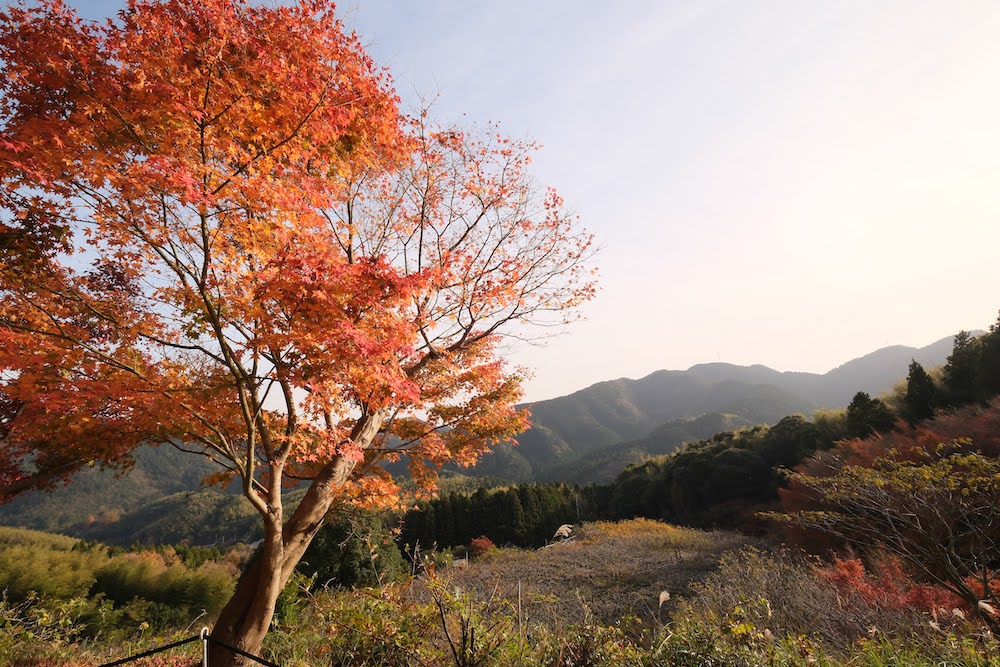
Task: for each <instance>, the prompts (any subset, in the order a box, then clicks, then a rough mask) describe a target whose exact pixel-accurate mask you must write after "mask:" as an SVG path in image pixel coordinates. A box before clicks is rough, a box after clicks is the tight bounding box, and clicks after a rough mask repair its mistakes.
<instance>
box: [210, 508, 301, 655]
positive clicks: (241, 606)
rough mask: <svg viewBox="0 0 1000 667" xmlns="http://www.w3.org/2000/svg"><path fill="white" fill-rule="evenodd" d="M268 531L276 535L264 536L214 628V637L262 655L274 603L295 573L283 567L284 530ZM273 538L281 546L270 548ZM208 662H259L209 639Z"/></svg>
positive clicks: (271, 529) (242, 649) (243, 649)
mask: <svg viewBox="0 0 1000 667" xmlns="http://www.w3.org/2000/svg"><path fill="white" fill-rule="evenodd" d="M265 532H269V533H272V535H268V536H266V537H265V538H264V545H262V547H261V550H260V552H259V553H258V554H257V556H256V557H255V558H254V560H253V561H252V562H251V563H250V565H249V566H248V567H247V570H246V572H244V574H243V576H242V577H240V580H239V581H238V582H237V583H236V590H235V591H234V592H233V597H232V598H230V600H229V602H228V603H226V606H225V607H224V608H223V609H222V612H221V613H220V614H219V620H217V621H216V622H215V627H214V628H213V629H212V639H216V640H218V641H220V642H222V643H225V644H229V645H230V646H233V647H235V648H238V649H240V650H241V651H245V652H247V653H252V654H253V655H259V654H260V646H261V643H262V642H263V641H264V635H266V634H267V631H268V629H269V627H270V625H271V618H272V617H273V616H274V605H275V603H276V602H277V600H278V595H279V594H280V593H281V590H282V588H284V586H285V582H286V581H287V580H288V577H289V576H291V569H290V570H289V571H288V572H287V573H285V572H283V571H282V570H283V569H284V568H282V567H281V562H282V560H283V559H282V558H281V552H282V551H283V548H281V532H280V529H277V530H276V529H274V528H270V529H269V530H266V531H265ZM275 533H276V537H277V539H276V540H275ZM269 541H272V544H273V543H274V541H276V542H277V545H278V547H279V548H278V549H274V548H273V547H272V548H268V542H269ZM275 552H277V553H275ZM294 567H295V566H294V565H292V568H294ZM208 664H209V665H212V667H227V666H243V665H253V664H255V663H253V662H252V661H248V660H247V659H246V658H243V657H241V656H240V655H238V654H236V653H234V652H232V651H230V650H229V649H227V648H225V647H223V646H220V645H219V644H216V643H215V642H209V651H208Z"/></svg>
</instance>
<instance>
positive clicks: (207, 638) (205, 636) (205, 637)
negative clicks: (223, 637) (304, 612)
mask: <svg viewBox="0 0 1000 667" xmlns="http://www.w3.org/2000/svg"><path fill="white" fill-rule="evenodd" d="M199 640H200V641H201V643H202V651H201V664H202V667H209V665H208V646H209V644H215V645H216V646H221V647H222V648H224V649H226V650H228V651H232V652H233V653H235V654H236V655H239V656H242V657H244V658H247V659H248V660H253V661H254V662H256V663H257V664H259V665H264V667H280V666H279V665H276V664H274V663H273V662H271V661H270V660H265V659H264V658H262V657H260V656H258V655H253V654H252V653H247V652H246V651H243V650H241V649H238V648H236V647H235V646H230V645H229V644H227V643H225V642H223V641H220V640H218V639H214V638H213V637H212V635H210V634H209V632H208V628H202V629H201V632H200V633H198V634H197V635H195V636H193V637H188V638H187V639H182V640H180V641H176V642H174V643H172V644H166V645H164V646H158V647H157V648H154V649H150V650H149V651H144V652H143V653H139V654H136V655H133V656H129V657H127V658H122V659H121V660H115V661H114V662H109V663H105V664H103V665H101V666H100V667H117V665H125V664H128V663H130V662H135V661H136V660H141V659H143V658H148V657H149V656H151V655H156V654H157V653H163V652H165V651H169V650H171V649H175V648H177V647H178V646H183V645H185V644H190V643H191V642H196V641H199Z"/></svg>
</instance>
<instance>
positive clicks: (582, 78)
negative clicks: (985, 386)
mask: <svg viewBox="0 0 1000 667" xmlns="http://www.w3.org/2000/svg"><path fill="white" fill-rule="evenodd" d="M71 4H73V3H72V1H71ZM76 6H77V7H78V8H80V9H81V11H82V13H84V15H87V16H91V17H95V16H99V15H102V14H107V13H109V12H111V11H114V10H115V9H116V8H117V7H118V6H120V5H119V4H118V3H114V2H80V3H76ZM341 9H342V10H343V11H344V16H345V19H346V20H347V22H348V24H349V25H353V26H355V27H356V29H357V30H358V32H359V33H360V34H361V35H362V38H363V41H364V42H365V43H367V44H368V45H369V52H370V53H371V54H372V55H373V56H374V57H375V58H376V60H378V61H379V62H381V63H383V64H385V65H387V66H388V67H389V68H390V69H391V71H392V73H393V76H394V77H395V79H396V85H397V89H398V90H399V92H400V93H401V94H402V95H403V97H404V98H405V99H407V100H410V101H411V102H415V100H416V99H417V98H418V96H424V97H432V96H435V95H438V98H437V102H436V109H437V112H438V113H439V114H440V115H442V116H444V117H445V118H449V119H459V118H461V116H462V114H465V117H466V118H467V119H468V120H471V121H487V120H493V121H499V122H500V123H501V124H502V125H503V127H504V128H506V130H507V131H508V132H509V133H511V134H514V135H518V136H523V135H530V136H532V137H534V138H535V139H537V140H538V141H539V142H541V143H542V144H543V145H544V146H545V149H544V151H543V152H542V154H541V155H540V156H539V157H538V159H537V160H536V162H535V172H536V174H537V175H538V177H539V179H540V180H541V181H542V182H544V183H546V184H549V185H552V186H554V187H556V188H557V189H558V190H559V191H560V192H561V194H563V196H564V197H565V198H566V200H567V202H569V203H570V204H572V206H573V207H574V208H575V210H576V211H577V212H578V213H579V215H580V216H581V218H582V220H583V221H584V223H585V224H586V225H587V226H589V227H590V228H591V229H592V230H593V231H594V232H595V233H596V234H597V235H598V237H599V239H600V243H601V245H602V246H603V250H602V253H601V256H600V258H599V261H598V263H599V265H600V266H601V268H602V274H603V279H602V283H603V290H602V292H601V295H600V296H599V298H598V299H597V300H596V301H595V302H593V303H592V304H590V306H589V307H588V308H587V312H588V317H589V319H588V320H587V321H586V322H583V323H581V324H578V325H574V327H573V328H572V329H571V330H569V332H568V333H566V334H565V335H563V336H560V337H558V338H554V339H552V340H550V341H549V343H548V344H547V346H546V347H544V348H527V349H524V348H522V349H519V350H518V351H516V352H515V353H514V358H515V360H516V361H518V362H522V363H526V364H528V365H530V366H532V367H534V369H535V377H534V379H533V380H532V381H531V382H530V383H529V384H528V395H527V398H528V399H530V400H536V399H543V398H550V397H553V396H557V395H562V394H566V393H569V392H572V391H575V390H576V389H580V388H582V387H584V386H586V385H588V384H591V383H593V382H596V381H599V380H605V379H612V378H617V377H622V376H627V377H640V376H642V375H645V374H648V373H650V372H652V371H654V370H657V369H660V368H678V369H683V368H687V367H688V366H690V365H692V364H695V363H699V362H705V361H717V360H722V361H729V362H733V363H739V364H750V363H762V364H766V365H768V366H771V367H773V368H777V369H779V370H803V371H814V372H824V371H827V370H829V369H830V368H832V367H834V366H836V365H838V364H840V363H842V362H844V361H847V360H849V359H851V358H854V357H856V356H859V355H861V354H865V353H867V352H869V351H872V350H874V349H875V348H878V347H881V346H884V345H888V344H897V343H899V344H906V345H914V346H922V345H925V344H927V343H930V342H932V341H934V340H937V339H938V338H941V337H943V336H946V335H949V334H953V333H955V332H957V331H958V330H960V329H963V328H967V329H971V328H986V327H987V326H988V325H989V324H991V323H993V322H994V321H995V320H996V314H997V310H998V309H1000V272H998V265H1000V262H998V261H997V255H998V249H1000V224H998V220H1000V187H998V184H1000V39H997V35H1000V5H998V4H997V3H995V2H992V1H991V2H975V1H971V0H965V1H963V2H961V3H955V2H946V1H944V0H941V1H938V2H920V1H918V0H899V1H892V2H890V1H879V0H856V1H852V0H813V1H810V2H802V1H801V0H787V1H778V0H760V1H758V2H745V0H731V1H730V0H725V1H721V0H720V1H704V0H702V1H697V2H696V1H693V0H692V1H690V2H666V1H663V0H658V1H651V2H645V1H639V0H623V1H622V2H616V3H610V2H606V1H605V2H594V1H591V0H585V1H580V0H575V1H570V0H534V1H531V0H506V1H504V2H496V1H493V0H491V1H488V2H487V1H485V0H484V1H476V0H464V1H459V0H435V1H431V0H426V1H418V0H409V1H404V0H352V1H351V2H345V3H342V4H341ZM900 373H901V374H903V373H905V369H900Z"/></svg>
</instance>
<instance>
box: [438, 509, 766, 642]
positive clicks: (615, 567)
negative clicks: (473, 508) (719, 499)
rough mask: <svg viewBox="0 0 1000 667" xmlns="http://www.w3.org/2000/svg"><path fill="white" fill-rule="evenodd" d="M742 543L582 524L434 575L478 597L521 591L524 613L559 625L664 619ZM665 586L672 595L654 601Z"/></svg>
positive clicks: (725, 537) (513, 601) (669, 530)
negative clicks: (542, 543)
mask: <svg viewBox="0 0 1000 667" xmlns="http://www.w3.org/2000/svg"><path fill="white" fill-rule="evenodd" d="M747 544H748V538H747V537H746V536H745V535H739V534H736V533H729V532H704V531H698V530H692V529H687V528H679V527H677V526H669V525H666V524H663V523H660V522H657V521H650V520H645V519H638V520H633V521H627V522H622V523H603V522H602V523H587V524H584V525H583V526H582V527H577V528H576V529H575V531H574V537H573V538H572V539H571V540H569V541H565V542H557V543H554V544H551V545H549V546H548V547H544V548H542V549H538V550H534V551H529V550H520V549H496V550H493V551H491V552H489V553H487V554H486V555H485V556H483V557H481V558H479V559H478V560H473V561H472V562H471V563H470V564H469V565H468V567H461V568H457V567H450V568H447V569H445V570H444V571H441V570H439V571H438V572H437V576H438V577H439V578H441V579H443V580H444V581H445V582H446V583H447V585H448V586H450V587H452V588H454V589H458V590H459V591H461V592H463V593H467V594H469V595H471V596H472V597H473V598H475V599H479V600H481V601H484V602H485V601H493V602H496V601H498V600H503V601H505V603H506V604H510V605H513V606H515V608H516V606H517V604H518V599H519V597H518V591H519V590H520V608H521V619H522V621H527V622H528V623H544V624H546V625H548V626H550V627H553V628H559V627H568V626H571V625H580V624H583V623H584V622H595V623H599V624H603V625H611V624H616V623H619V622H620V621H621V619H623V618H624V619H631V620H632V622H633V623H635V622H639V623H641V624H643V625H647V624H653V623H654V622H656V621H660V620H665V619H666V618H667V616H668V615H669V611H670V610H671V609H672V608H673V606H674V605H675V604H676V602H677V600H678V599H680V598H683V597H686V596H687V595H688V594H689V593H690V591H689V586H690V584H691V583H692V582H696V581H700V580H702V579H704V578H705V577H706V576H707V575H708V574H709V573H710V572H712V571H713V570H714V569H715V568H716V567H717V566H718V562H719V559H720V557H721V556H722V554H724V553H726V552H728V551H733V550H736V549H739V548H741V547H743V546H745V545H747ZM662 591H668V592H669V593H670V597H671V599H670V600H669V601H667V602H666V603H665V604H664V605H663V607H662V608H659V607H658V604H659V599H660V594H661V592H662Z"/></svg>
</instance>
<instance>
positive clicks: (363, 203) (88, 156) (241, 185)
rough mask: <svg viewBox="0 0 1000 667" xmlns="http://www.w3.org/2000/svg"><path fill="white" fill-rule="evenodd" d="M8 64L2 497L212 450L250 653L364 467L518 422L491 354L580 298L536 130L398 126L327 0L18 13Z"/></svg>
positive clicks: (583, 245)
mask: <svg viewBox="0 0 1000 667" xmlns="http://www.w3.org/2000/svg"><path fill="white" fill-rule="evenodd" d="M0 60H2V61H3V63H4V71H5V75H4V77H3V79H2V81H3V84H2V85H3V90H2V100H0V253H2V262H0V292H2V296H3V298H2V302H0V373H2V375H0V439H2V440H0V443H2V450H0V486H2V487H3V488H4V489H6V491H5V493H6V495H7V496H9V495H10V494H12V493H15V492H18V491H20V490H23V489H25V488H31V487H33V486H45V485H50V484H52V483H54V482H56V481H57V480H60V479H65V478H66V477H67V476H68V475H69V474H70V473H72V472H73V471H74V470H76V469H78V468H79V467H81V466H83V465H87V464H95V463H97V464H100V465H112V466H127V465H128V462H129V455H130V452H132V451H133V450H134V449H135V448H136V447H137V446H139V445H141V444H143V443H166V442H170V443H173V444H174V445H175V446H178V447H181V448H184V449H188V450H190V451H192V452H193V453H195V454H200V455H203V456H207V457H209V458H211V459H212V460H214V461H216V462H217V463H218V464H219V465H220V473H219V475H217V476H214V479H213V480H210V481H218V482H223V481H227V480H229V479H237V480H239V481H240V482H241V484H242V489H243V493H244V495H245V496H246V497H247V499H248V500H249V501H250V503H251V504H252V505H253V506H254V507H255V508H256V510H257V511H258V512H259V514H260V517H261V521H262V523H263V528H264V540H263V543H262V547H261V550H260V553H259V556H258V557H257V558H256V559H255V561H254V562H253V563H252V564H251V565H250V567H249V569H248V571H247V572H246V573H245V575H244V576H243V578H242V579H241V581H240V583H239V585H238V586H237V590H236V593H235V595H234V597H233V599H232V600H231V601H230V603H229V604H228V605H227V606H226V608H225V609H224V610H223V612H222V614H221V616H220V618H219V620H218V622H217V623H216V627H215V629H214V630H213V632H212V636H213V637H216V638H218V639H220V640H222V641H224V642H227V643H230V644H232V645H234V646H236V647H238V648H240V649H242V650H245V651H253V650H255V649H256V648H257V647H258V646H259V645H260V642H261V640H262V638H263V637H264V634H265V633H266V631H267V628H268V626H269V624H270V620H271V616H272V614H273V609H274V603H275V600H276V598H277V596H278V594H279V592H280V591H281V589H282V587H283V586H284V584H285V582H286V580H287V579H288V577H289V576H290V575H291V573H292V570H293V568H294V566H295V564H296V563H297V562H298V560H299V559H300V557H301V555H302V553H303V552H304V551H305V549H306V547H307V546H308V545H309V543H310V541H311V539H312V537H313V536H314V535H315V534H316V532H317V530H318V529H319V528H320V527H321V525H322V523H323V519H324V517H325V515H326V514H327V512H328V510H329V509H330V508H331V507H332V506H333V505H334V504H335V503H339V502H345V501H354V502H358V503H361V504H375V503H379V502H387V501H389V500H391V499H392V498H393V497H394V494H395V493H396V491H397V489H396V487H395V484H394V482H393V480H392V478H391V477H390V476H389V475H388V474H387V473H386V472H385V470H384V469H383V468H382V467H381V466H382V464H383V463H385V462H387V461H396V460H398V459H399V458H400V457H401V456H404V455H405V456H407V457H408V460H409V462H410V467H411V471H412V474H413V478H414V479H415V480H416V481H417V482H419V483H420V484H422V485H424V486H425V487H429V486H431V485H432V484H433V482H434V478H435V471H436V469H437V468H438V467H440V466H441V465H442V464H444V463H446V462H449V461H452V462H457V463H459V464H469V463H472V462H473V461H475V459H476V457H477V456H478V455H479V454H481V453H482V452H484V451H486V449H487V448H488V447H489V446H490V445H491V444H492V443H494V442H497V441H500V440H503V439H509V438H511V437H512V436H514V435H515V434H516V433H517V432H518V431H520V430H522V429H523V428H525V426H526V425H527V415H526V413H525V412H524V411H522V410H518V409H516V408H515V407H513V404H514V403H515V402H516V401H517V399H518V398H519V396H520V380H521V377H520V371H519V370H518V369H516V368H511V367H509V365H508V364H506V363H505V362H504V360H503V354H502V352H503V349H502V348H501V347H500V346H501V344H502V342H503V341H504V340H506V339H507V338H508V337H511V336H514V337H518V336H522V335H524V331H525V329H524V325H525V324H532V323H534V324H541V325H545V326H548V325H553V324H557V323H560V322H566V321H569V320H570V319H573V318H574V317H576V316H577V312H578V311H577V307H578V306H579V305H580V304H581V303H583V302H584V301H586V300H587V299H588V298H590V297H591V296H592V295H593V293H594V283H593V279H594V277H593V270H592V268H591V267H590V265H589V262H588V260H589V258H590V256H591V255H592V245H591V243H592V239H591V237H590V235H589V234H587V233H586V232H585V231H583V230H581V229H580V228H579V227H578V225H577V223H576V220H575V218H574V216H572V215H570V214H568V213H567V212H566V211H565V210H564V208H563V204H562V201H561V200H560V198H559V197H558V195H557V194H556V193H555V192H554V191H551V190H540V189H539V188H537V187H536V186H535V185H534V183H533V182H532V180H531V179H530V177H529V174H528V172H527V165H528V163H529V161H530V158H531V154H532V153H533V151H534V150H535V146H534V145H532V144H531V143H530V142H524V141H514V140H511V139H508V138H506V137H504V136H503V135H502V134H500V133H499V131H498V130H497V129H496V128H495V127H487V128H481V129H478V130H471V131H462V130H456V129H450V128H441V127H438V126H436V125H435V124H434V123H433V122H432V121H431V120H430V119H429V117H428V115H427V114H426V112H424V113H421V114H418V115H417V116H416V117H414V118H408V117H405V116H404V115H402V114H401V113H400V112H399V110H398V100H397V98H396V96H395V93H394V92H393V90H392V88H391V85H390V82H389V80H388V77H387V74H386V73H385V72H384V71H382V70H381V69H379V68H378V67H376V66H375V65H374V63H373V62H372V61H371V60H370V59H369V58H368V56H367V55H366V54H365V53H364V51H363V50H362V49H361V47H360V45H359V43H358V39H357V37H356V36H354V35H351V34H348V33H346V32H345V31H344V29H343V27H342V25H341V24H340V22H339V21H338V20H337V18H336V16H335V14H334V7H333V5H332V4H331V3H330V2H328V1H326V0H301V2H299V3H298V4H295V5H291V6H279V7H268V6H262V5H257V4H251V3H250V2H248V1H246V0H198V1H195V0H163V1H162V2H141V1H137V0H132V1H130V2H129V3H128V5H127V7H126V8H125V9H124V10H123V11H122V12H121V13H120V14H119V15H118V16H117V17H116V18H114V19H110V20H108V21H105V22H102V23H93V22H88V21H84V20H81V19H80V18H79V17H78V16H77V15H76V14H75V12H74V11H73V10H71V9H70V8H68V7H66V6H65V5H64V4H62V3H61V2H59V0H42V1H41V2H39V3H37V4H19V5H15V6H10V7H7V8H6V9H5V10H3V11H2V12H0ZM290 482H303V483H305V484H307V485H308V486H307V490H306V492H305V495H304V497H303V499H302V500H301V502H300V503H299V504H298V505H297V507H295V508H285V507H284V506H283V501H282V492H283V490H285V489H286V487H287V486H288V484H289V483H290ZM214 650H216V651H217V655H214V656H212V658H213V664H217V663H218V664H230V663H233V662H235V661H237V658H236V656H234V655H233V654H231V653H230V652H228V651H225V650H223V649H218V648H216V649H214Z"/></svg>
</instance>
